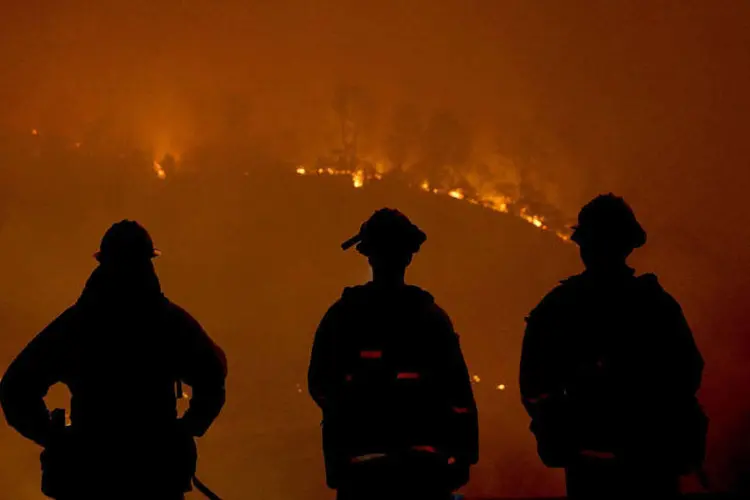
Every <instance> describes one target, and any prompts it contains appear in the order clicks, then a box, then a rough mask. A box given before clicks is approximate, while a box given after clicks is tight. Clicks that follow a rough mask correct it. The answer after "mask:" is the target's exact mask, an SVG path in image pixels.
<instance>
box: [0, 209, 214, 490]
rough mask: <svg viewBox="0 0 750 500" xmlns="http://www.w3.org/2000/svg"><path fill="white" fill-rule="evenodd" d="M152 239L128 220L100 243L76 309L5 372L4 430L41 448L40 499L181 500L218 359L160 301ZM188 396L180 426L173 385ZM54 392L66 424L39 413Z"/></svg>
mask: <svg viewBox="0 0 750 500" xmlns="http://www.w3.org/2000/svg"><path fill="white" fill-rule="evenodd" d="M158 253H159V252H158V251H156V250H155V249H154V246H153V243H152V241H151V237H150V236H149V234H148V233H147V232H146V230H145V229H144V228H142V227H141V226H140V225H138V224H137V223H136V222H133V221H122V222H119V223H117V224H114V225H113V226H112V227H111V228H110V229H109V230H108V231H107V232H106V234H105V235H104V237H103V239H102V242H101V247H100V251H99V252H97V254H96V258H97V260H98V261H99V265H98V267H97V268H96V269H95V270H94V271H93V273H92V274H91V276H90V278H89V279H88V281H87V283H86V286H85V288H84V290H83V293H82V294H81V296H80V298H79V299H78V301H77V302H76V303H75V304H74V305H73V306H71V307H70V308H69V309H67V310H66V311H65V312H64V313H63V314H62V315H60V316H59V317H58V318H57V319H55V320H54V321H53V322H52V323H51V324H50V325H49V326H47V327H46V328H45V329H44V330H43V331H42V332H41V333H40V334H39V335H37V337H36V338H34V339H33V340H32V341H31V343H29V345H28V346H27V347H26V348H25V349H24V350H23V351H22V352H21V353H20V355H19V356H18V357H17V358H16V359H15V360H14V361H13V362H12V364H11V365H10V367H9V368H8V370H7V372H6V373H5V375H4V376H3V379H2V383H0V403H1V404H2V408H3V411H4V413H5V417H6V419H7V421H8V423H9V424H10V425H11V426H12V427H14V428H15V429H16V430H17V431H18V432H20V433H21V434H22V435H23V436H24V437H26V438H28V439H30V440H32V441H34V442H35V443H37V444H38V445H40V446H42V447H43V448H44V451H43V452H42V456H41V458H42V472H43V475H42V491H43V492H44V493H45V494H46V495H47V496H49V497H52V498H58V499H63V500H67V499H75V500H80V499H93V498H108V499H125V498H128V499H130V498H154V499H159V500H161V499H180V498H183V494H184V492H185V491H188V490H189V489H191V479H192V478H193V474H194V472H195V466H196V460H197V451H196V448H195V442H194V437H197V436H202V435H203V434H204V433H205V432H206V430H207V429H208V427H209V426H210V425H211V423H212V422H213V420H214V419H215V418H216V417H217V415H218V414H219V412H220V410H221V408H222V406H223V404H224V399H225V389H224V381H225V377H226V359H225V357H224V353H223V352H222V351H221V349H220V348H219V347H218V346H217V345H216V344H215V343H214V342H212V340H211V339H210V338H209V337H208V335H206V333H205V332H204V331H203V329H202V328H201V326H200V325H199V324H198V322H197V321H196V320H195V319H193V318H192V317H191V316H190V315H189V314H188V313H187V312H186V311H184V310H183V309H181V308H180V307H179V306H177V305H175V304H173V303H172V302H170V301H169V300H168V299H167V298H166V297H165V296H164V295H163V294H162V291H161V287H160V284H159V279H158V278H157V276H156V273H155V270H154V267H153V263H152V258H153V257H155V256H157V255H158ZM182 381H184V382H185V383H187V384H189V385H190V386H191V388H192V398H191V400H190V404H189V408H188V409H187V411H186V412H185V413H184V415H183V416H182V418H180V419H178V418H177V409H176V401H177V397H180V396H181V391H179V392H180V394H176V391H175V386H176V385H179V383H181V382H182ZM58 382H61V383H63V384H65V385H67V386H68V388H69V389H70V392H71V396H72V399H71V414H70V420H71V425H70V426H65V424H64V422H65V419H64V414H63V413H61V411H60V410H56V411H54V412H52V417H51V416H50V413H49V412H48V409H47V407H46V405H45V403H44V399H43V398H44V396H45V395H46V393H47V390H48V389H49V388H50V387H51V386H52V385H53V384H55V383H58Z"/></svg>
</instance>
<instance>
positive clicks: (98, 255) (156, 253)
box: [94, 248, 161, 262]
mask: <svg viewBox="0 0 750 500" xmlns="http://www.w3.org/2000/svg"><path fill="white" fill-rule="evenodd" d="M157 257H161V250H159V249H158V248H154V252H153V253H152V254H151V257H150V258H151V259H155V258H157ZM94 258H95V259H96V260H97V261H98V262H101V261H102V252H101V250H99V251H97V252H95V253H94Z"/></svg>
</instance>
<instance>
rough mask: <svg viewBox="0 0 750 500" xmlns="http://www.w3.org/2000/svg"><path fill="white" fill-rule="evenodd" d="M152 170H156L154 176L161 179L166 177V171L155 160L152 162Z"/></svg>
mask: <svg viewBox="0 0 750 500" xmlns="http://www.w3.org/2000/svg"><path fill="white" fill-rule="evenodd" d="M154 172H156V176H157V177H158V178H159V179H161V180H164V179H166V178H167V173H166V172H165V171H164V169H163V168H162V166H161V165H160V164H159V162H157V161H155V162H154Z"/></svg>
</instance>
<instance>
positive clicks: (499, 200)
mask: <svg viewBox="0 0 750 500" xmlns="http://www.w3.org/2000/svg"><path fill="white" fill-rule="evenodd" d="M297 175H342V176H348V177H351V179H352V185H353V186H354V188H361V187H362V186H364V184H365V181H366V180H381V179H382V178H383V175H382V174H380V173H375V174H372V175H371V176H369V177H368V176H367V174H366V173H365V171H364V170H340V169H335V168H330V167H329V168H319V169H309V168H307V167H304V166H300V167H297ZM419 189H421V190H422V191H425V192H427V193H433V194H437V195H443V196H444V195H448V196H450V197H451V198H455V199H456V200H462V201H465V202H467V203H471V204H472V205H480V206H483V207H485V208H488V209H490V210H494V211H495V212H501V213H504V214H509V213H511V212H510V206H511V204H512V203H513V199H512V198H510V197H508V196H503V195H495V196H482V197H477V198H473V197H470V196H467V195H466V193H465V192H464V191H463V190H462V189H461V188H456V189H440V188H433V187H432V186H430V183H429V181H426V180H425V181H423V182H422V183H421V184H420V185H419ZM515 215H517V216H519V217H520V218H522V219H523V220H525V221H526V222H528V223H529V224H531V225H532V226H534V227H536V228H538V229H541V230H542V231H552V230H551V229H550V227H549V226H547V224H545V219H544V216H541V215H535V214H532V213H530V212H529V209H528V207H522V208H521V210H520V211H519V212H518V213H516V214H515ZM553 232H554V234H555V236H557V237H558V238H559V239H560V240H562V241H564V242H570V235H569V232H567V231H564V230H555V231H553Z"/></svg>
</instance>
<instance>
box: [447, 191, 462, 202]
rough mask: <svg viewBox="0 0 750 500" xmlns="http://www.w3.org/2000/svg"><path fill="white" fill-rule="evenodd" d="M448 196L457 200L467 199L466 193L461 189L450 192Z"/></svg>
mask: <svg viewBox="0 0 750 500" xmlns="http://www.w3.org/2000/svg"><path fill="white" fill-rule="evenodd" d="M448 196H450V197H452V198H455V199H457V200H463V199H464V198H465V196H464V192H463V191H462V190H461V189H452V190H450V191H448Z"/></svg>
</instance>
